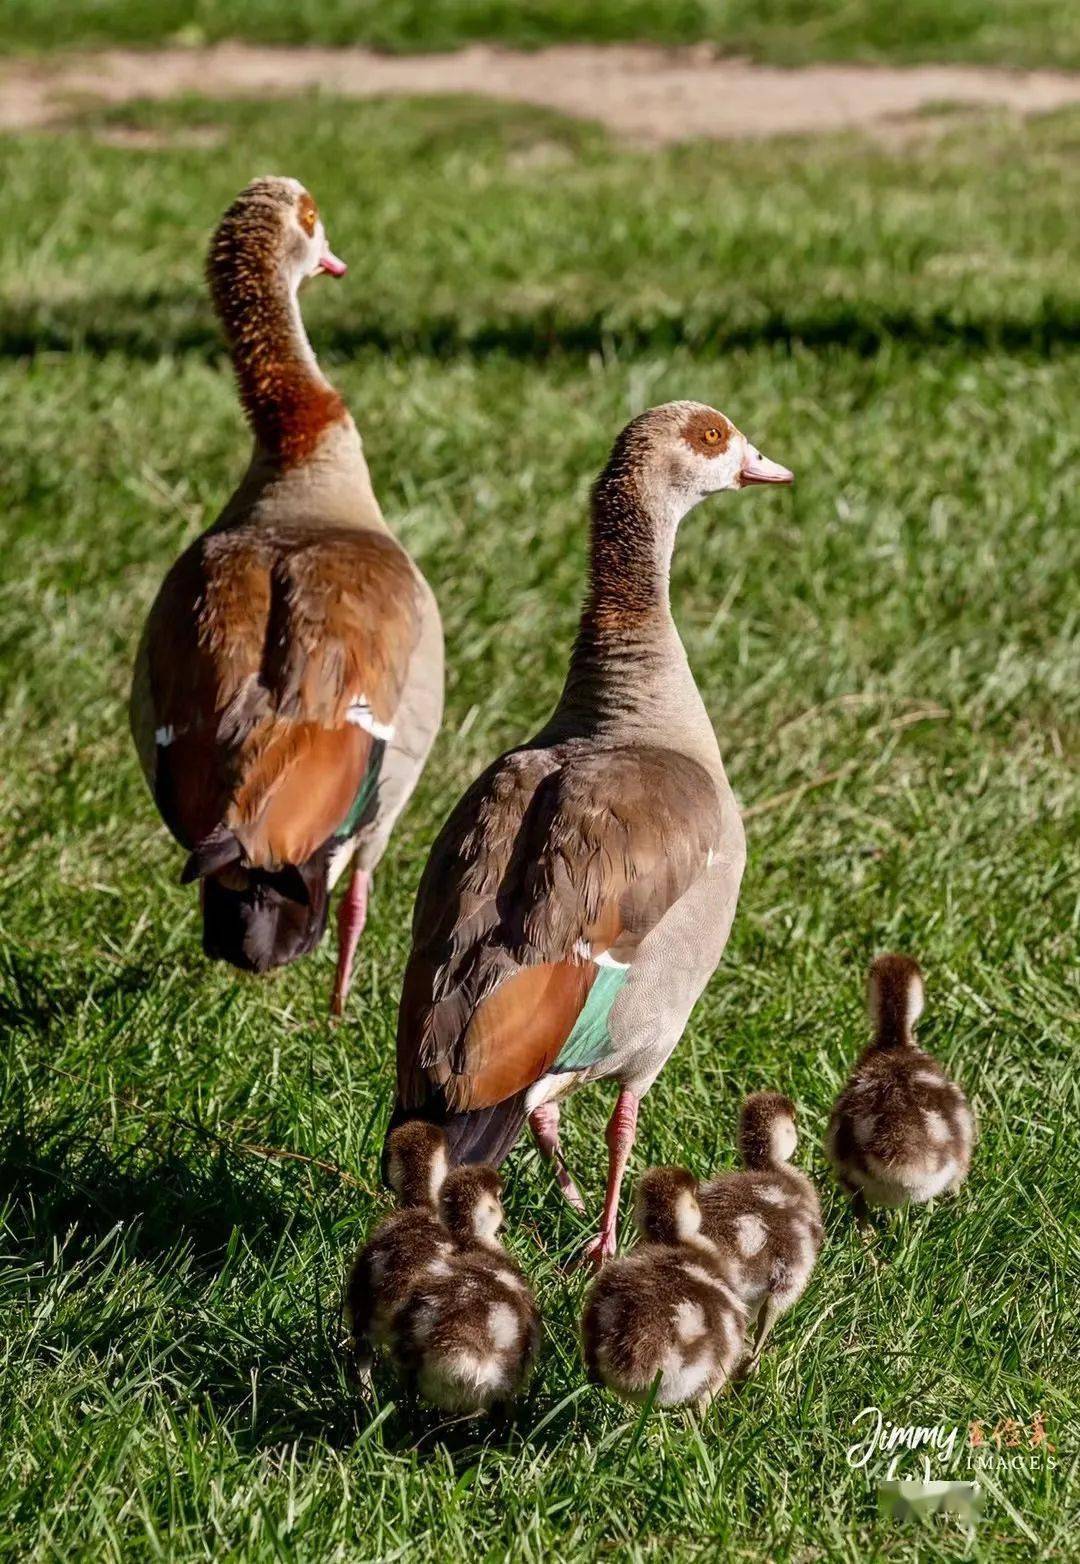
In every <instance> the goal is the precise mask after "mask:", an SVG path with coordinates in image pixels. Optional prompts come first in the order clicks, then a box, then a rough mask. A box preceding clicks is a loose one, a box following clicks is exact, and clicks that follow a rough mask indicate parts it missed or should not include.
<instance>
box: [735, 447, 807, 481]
mask: <svg viewBox="0 0 1080 1564" xmlns="http://www.w3.org/2000/svg"><path fill="white" fill-rule="evenodd" d="M741 477H742V481H743V483H794V481H795V474H794V473H793V472H792V471H791V470H790V469H789V468H787V467H781V465H780V463H779V462H770V460H769V458H768V457H767V456H762V454H761V452H760V451H755V450H754V448H753V446H750V447H749V448H748V449H747V453H746V460H745V461H744V462H743V465H742V473H741Z"/></svg>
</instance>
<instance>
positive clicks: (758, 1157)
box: [698, 1092, 824, 1375]
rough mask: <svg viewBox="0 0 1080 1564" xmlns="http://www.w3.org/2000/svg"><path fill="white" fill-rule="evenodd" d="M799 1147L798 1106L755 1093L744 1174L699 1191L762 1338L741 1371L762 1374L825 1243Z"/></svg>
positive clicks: (742, 1125) (705, 1216)
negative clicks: (779, 1324) (796, 1158)
mask: <svg viewBox="0 0 1080 1564" xmlns="http://www.w3.org/2000/svg"><path fill="white" fill-rule="evenodd" d="M797 1144H798V1132H797V1131H796V1128H795V1105H794V1104H793V1103H792V1101H791V1099H790V1097H784V1096H782V1095H781V1093H779V1092H755V1093H754V1094H753V1095H752V1096H750V1097H748V1098H747V1099H746V1101H745V1103H744V1104H743V1108H742V1113H741V1115H740V1119H739V1151H740V1154H741V1157H742V1162H743V1169H744V1171H742V1172H738V1173H725V1174H722V1175H721V1176H720V1177H718V1178H714V1179H711V1180H710V1181H709V1182H708V1183H703V1184H701V1185H700V1186H699V1188H698V1203H699V1205H700V1207H701V1215H702V1221H701V1231H702V1235H703V1236H704V1237H706V1238H708V1239H709V1240H710V1241H711V1242H712V1243H713V1245H714V1246H715V1248H716V1250H717V1253H718V1255H719V1256H720V1257H721V1258H722V1259H723V1260H724V1261H725V1262H726V1264H727V1265H728V1267H729V1269H730V1273H731V1275H732V1276H733V1278H734V1286H735V1290H736V1292H737V1293H738V1296H739V1298H740V1299H741V1301H742V1303H743V1305H744V1306H745V1308H746V1310H747V1314H748V1316H749V1318H750V1319H751V1320H753V1321H754V1340H753V1344H752V1346H749V1347H748V1350H747V1356H746V1358H745V1360H744V1362H743V1364H742V1365H741V1368H740V1373H741V1374H743V1375H750V1374H753V1373H756V1371H757V1369H758V1367H759V1365H760V1363H761V1354H762V1351H763V1350H764V1347H765V1342H766V1340H767V1339H768V1336H769V1332H770V1331H771V1330H772V1328H773V1326H774V1325H775V1324H776V1321H777V1320H778V1319H779V1318H780V1316H781V1315H782V1314H784V1313H785V1312H786V1311H787V1310H788V1309H790V1308H791V1307H792V1305H793V1304H795V1303H797V1302H798V1300H799V1299H800V1298H801V1297H802V1295H803V1293H804V1292H805V1290H806V1285H807V1283H808V1282H809V1280H810V1275H811V1272H812V1271H813V1269H814V1266H815V1264H816V1263H817V1257H818V1255H819V1253H820V1252H821V1245H822V1241H823V1239H824V1229H823V1228H822V1225H821V1206H820V1203H819V1201H818V1195H817V1190H816V1189H815V1188H814V1186H813V1184H812V1183H811V1181H810V1179H809V1178H807V1176H806V1174H805V1173H801V1172H800V1171H799V1169H798V1168H794V1167H792V1166H791V1165H790V1164H791V1157H792V1156H793V1154H794V1151H795V1147H796V1146H797Z"/></svg>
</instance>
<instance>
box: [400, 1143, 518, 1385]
mask: <svg viewBox="0 0 1080 1564" xmlns="http://www.w3.org/2000/svg"><path fill="white" fill-rule="evenodd" d="M399 1133H400V1132H399ZM501 1187H502V1186H501V1180H500V1178H499V1175H498V1173H496V1171H495V1169H494V1168H492V1167H485V1166H472V1167H460V1168H455V1169H454V1171H453V1172H452V1173H450V1174H448V1175H447V1177H446V1179H445V1181H444V1182H443V1184H442V1188H441V1190H440V1193H439V1214H440V1217H441V1219H442V1223H443V1227H444V1230H445V1231H446V1232H447V1234H448V1235H449V1237H450V1239H451V1247H450V1249H449V1250H448V1251H444V1252H442V1253H440V1254H439V1255H438V1256H436V1257H435V1258H434V1259H431V1260H429V1261H428V1262H427V1263H426V1264H425V1265H423V1266H422V1267H421V1268H420V1270H419V1272H418V1273H417V1274H416V1276H415V1278H414V1281H413V1284H412V1286H411V1287H410V1290H409V1296H408V1298H407V1300H406V1301H405V1302H404V1303H403V1304H402V1306H401V1307H400V1308H399V1309H398V1311H397V1314H396V1316H395V1319H394V1327H393V1333H394V1358H395V1361H396V1363H397V1365H398V1367H399V1368H400V1370H401V1371H402V1373H403V1374H404V1375H405V1376H406V1378H407V1379H408V1380H409V1381H410V1382H411V1383H412V1384H413V1385H414V1386H415V1388H416V1390H417V1391H418V1393H419V1394H420V1396H421V1397H422V1398H423V1399H424V1400H425V1401H427V1402H430V1403H431V1405H432V1406H435V1407H438V1408H439V1409H440V1410H441V1411H444V1412H451V1413H457V1414H461V1415H466V1416H474V1415H477V1414H480V1413H484V1412H490V1411H492V1410H494V1409H496V1408H503V1407H505V1406H506V1404H507V1403H508V1402H510V1401H511V1400H512V1399H513V1398H514V1397H515V1396H518V1395H520V1394H521V1393H522V1392H523V1391H524V1390H525V1388H526V1387H527V1385H528V1382H529V1379H530V1377H531V1374H532V1370H533V1366H534V1364H535V1361H536V1355H537V1351H538V1348H539V1345H540V1315H539V1313H538V1311H537V1308H536V1302H535V1300H534V1298H533V1295H532V1292H531V1290H530V1288H529V1284H528V1282H527V1281H526V1280H525V1277H524V1275H523V1274H522V1272H521V1271H520V1270H519V1268H518V1267H517V1266H516V1265H515V1263H514V1262H513V1260H511V1258H510V1256H509V1255H508V1254H507V1253H506V1251H505V1249H504V1248H503V1246H502V1244H501V1243H500V1242H499V1239H498V1237H497V1234H498V1231H499V1229H500V1227H501V1226H502V1223H503V1206H502V1201H501V1198H500V1195H501Z"/></svg>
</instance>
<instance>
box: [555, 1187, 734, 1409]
mask: <svg viewBox="0 0 1080 1564" xmlns="http://www.w3.org/2000/svg"><path fill="white" fill-rule="evenodd" d="M696 1189H697V1186H696V1181H695V1180H694V1178H693V1176H692V1175H691V1174H690V1173H688V1172H687V1170H686V1169H685V1168H652V1169H650V1171H649V1172H648V1173H646V1174H644V1175H643V1176H642V1178H641V1179H639V1181H638V1185H637V1191H636V1197H635V1221H636V1222H637V1225H638V1228H639V1231H641V1232H642V1234H643V1235H644V1236H646V1237H647V1238H649V1239H651V1240H653V1241H651V1242H647V1243H643V1244H639V1245H638V1246H637V1247H636V1248H635V1249H634V1250H632V1251H631V1253H630V1254H628V1255H625V1256H624V1257H622V1258H620V1259H616V1260H611V1261H609V1262H608V1264H607V1265H606V1266H605V1267H604V1269H603V1270H602V1271H601V1272H600V1275H599V1276H598V1277H597V1279H596V1281H595V1282H594V1283H593V1284H592V1287H591V1288H590V1289H589V1292H588V1294H587V1296H586V1299H585V1308H584V1311H583V1314H582V1319H581V1337H582V1350H583V1354H584V1358H585V1366H586V1369H587V1371H588V1374H589V1378H590V1379H591V1380H593V1381H594V1382H595V1383H599V1384H604V1385H606V1386H607V1387H608V1389H609V1390H611V1391H613V1392H614V1393H615V1395H617V1396H619V1397H621V1398H622V1399H623V1400H624V1401H629V1402H632V1403H638V1404H640V1403H641V1402H644V1401H645V1400H646V1399H647V1398H648V1396H649V1393H650V1391H651V1390H652V1387H653V1384H654V1382H657V1389H656V1399H655V1404H656V1405H657V1406H662V1407H672V1406H682V1405H685V1404H687V1403H693V1404H695V1405H698V1406H704V1405H707V1404H708V1402H709V1401H711V1400H712V1398H713V1396H715V1395H716V1394H717V1392H718V1391H719V1390H721V1389H722V1388H723V1387H724V1385H725V1384H726V1383H727V1382H728V1380H729V1379H730V1377H731V1375H732V1373H733V1371H734V1369H735V1367H736V1365H737V1363H738V1361H739V1358H740V1356H741V1353H742V1348H743V1341H744V1339H745V1335H746V1325H747V1315H746V1311H745V1309H744V1307H743V1305H742V1303H741V1301H740V1299H739V1297H738V1296H737V1294H736V1293H735V1291H734V1290H733V1287H732V1285H731V1278H730V1276H729V1275H728V1272H727V1270H726V1268H725V1266H724V1263H723V1261H722V1260H721V1258H720V1257H719V1256H718V1255H717V1253H716V1250H715V1249H714V1247H713V1245H711V1244H710V1243H708V1241H707V1240H706V1239H704V1238H703V1237H702V1234H701V1209H700V1207H699V1205H698V1201H697V1196H696Z"/></svg>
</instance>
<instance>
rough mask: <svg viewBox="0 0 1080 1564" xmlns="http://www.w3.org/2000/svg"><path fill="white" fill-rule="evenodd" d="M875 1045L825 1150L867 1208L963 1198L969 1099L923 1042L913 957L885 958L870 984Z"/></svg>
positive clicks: (844, 1097)
mask: <svg viewBox="0 0 1080 1564" xmlns="http://www.w3.org/2000/svg"><path fill="white" fill-rule="evenodd" d="M868 991H869V1007H870V1020H871V1025H872V1027H873V1033H874V1036H873V1041H872V1042H871V1044H870V1046H869V1047H868V1048H867V1049H866V1050H865V1051H864V1053H863V1054H862V1057H861V1058H860V1059H859V1062H858V1063H857V1064H856V1066H855V1069H854V1070H853V1071H852V1074H851V1077H850V1079H849V1080H848V1083H847V1085H846V1086H845V1087H844V1090H843V1091H842V1092H841V1093H840V1096H839V1097H838V1098H837V1101H836V1106H835V1107H834V1108H833V1111H832V1117H831V1118H830V1121H829V1128H828V1131H827V1134H826V1142H825V1150H826V1154H827V1156H828V1158H829V1161H830V1162H831V1163H832V1165H833V1167H834V1169H835V1170H836V1173H837V1176H838V1178H839V1179H840V1182H841V1183H842V1184H843V1185H844V1187H845V1189H847V1190H848V1192H849V1193H850V1194H852V1195H853V1196H855V1199H856V1205H857V1209H858V1211H859V1214H860V1215H861V1214H862V1212H863V1209H864V1207H865V1205H867V1204H869V1205H877V1206H902V1205H907V1204H908V1203H909V1202H911V1203H914V1204H919V1203H921V1202H923V1201H927V1200H932V1199H933V1198H934V1196H935V1195H941V1194H944V1193H946V1192H948V1193H955V1191H956V1190H958V1189H959V1188H960V1185H961V1184H962V1183H963V1181H964V1179H965V1178H966V1177H967V1172H968V1168H969V1167H970V1165H971V1150H972V1144H973V1140H974V1126H973V1124H972V1118H971V1110H970V1109H969V1107H968V1105H967V1099H966V1098H965V1096H964V1093H963V1092H962V1091H961V1089H960V1087H959V1086H957V1084H956V1083H955V1081H952V1080H950V1079H949V1077H948V1076H947V1075H946V1073H945V1071H944V1070H943V1069H942V1068H941V1066H940V1065H939V1064H938V1062H937V1060H936V1059H933V1058H931V1056H930V1055H929V1054H928V1053H925V1052H924V1051H923V1049H921V1048H920V1047H919V1046H918V1045H917V1044H916V1042H915V1038H914V1029H915V1023H916V1022H917V1021H918V1019H919V1016H920V1015H921V1014H922V1008H923V980H922V973H921V972H920V970H919V966H918V963H917V962H915V961H912V959H911V958H910V956H898V955H889V956H879V957H878V958H877V960H876V961H875V962H874V963H873V965H872V966H871V968H870V975H869V980H868Z"/></svg>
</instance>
